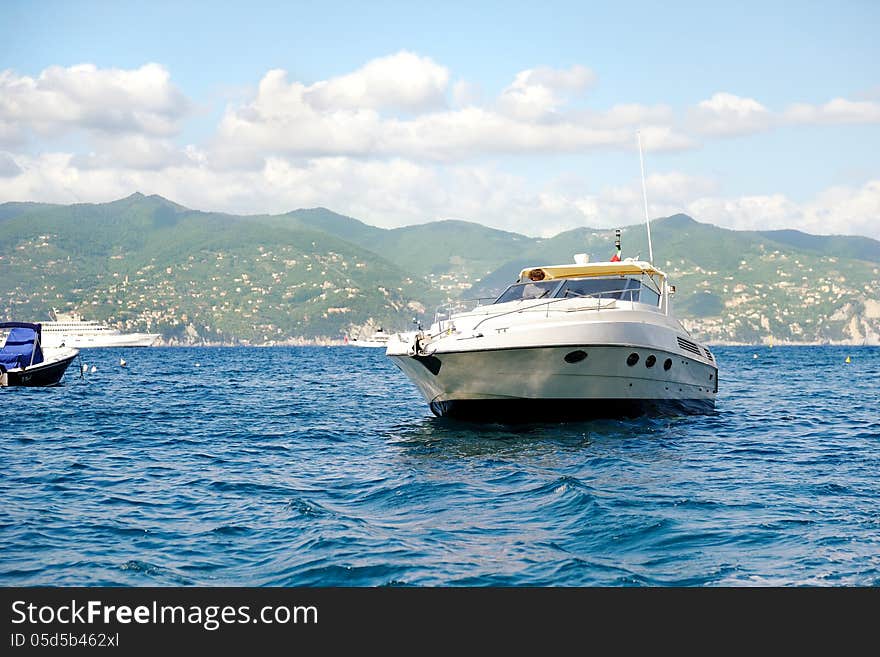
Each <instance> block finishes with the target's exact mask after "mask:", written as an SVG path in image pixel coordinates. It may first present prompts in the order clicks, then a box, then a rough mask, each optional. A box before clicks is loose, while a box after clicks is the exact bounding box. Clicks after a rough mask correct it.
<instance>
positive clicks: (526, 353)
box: [388, 344, 718, 419]
mask: <svg viewBox="0 0 880 657" xmlns="http://www.w3.org/2000/svg"><path fill="white" fill-rule="evenodd" d="M388 355H389V356H390V357H391V359H392V360H393V362H394V363H395V364H396V365H397V366H398V367H399V368H400V369H401V370H402V371H403V373H404V374H406V376H407V377H408V378H409V379H410V380H411V381H412V382H413V383H414V384H415V385H416V387H418V389H419V391H420V392H421V393H422V396H423V397H424V398H425V400H426V401H427V402H428V403H429V405H430V407H431V410H432V411H433V412H434V413H435V414H436V415H440V416H453V417H468V418H477V417H485V418H487V419H489V418H491V419H506V418H511V419H512V418H517V419H529V418H531V417H548V416H549V417H575V416H583V417H600V416H606V417H611V416H633V415H642V414H654V413H658V414H663V413H667V412H674V413H681V412H706V411H711V410H712V409H713V408H714V404H715V395H716V393H717V390H718V387H717V385H718V370H717V367H715V366H714V365H711V364H708V363H705V362H701V361H700V360H697V359H694V358H689V357H687V356H685V355H682V354H680V353H674V352H671V351H667V350H662V349H657V348H653V347H650V346H638V345H600V344H580V345H578V344H574V345H556V346H540V347H519V348H509V349H504V348H500V349H488V350H470V351H459V352H452V351H450V352H440V351H436V352H434V353H433V354H431V355H420V356H411V355H403V354H397V355H395V354H388ZM652 356H653V358H651V357H652Z"/></svg>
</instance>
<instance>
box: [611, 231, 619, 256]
mask: <svg viewBox="0 0 880 657" xmlns="http://www.w3.org/2000/svg"><path fill="white" fill-rule="evenodd" d="M614 247H615V248H616V249H617V251H616V252H615V254H614V255H613V256H611V260H610V262H620V229H619V228H618V229H617V230H616V231H614Z"/></svg>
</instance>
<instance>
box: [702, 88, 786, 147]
mask: <svg viewBox="0 0 880 657" xmlns="http://www.w3.org/2000/svg"><path fill="white" fill-rule="evenodd" d="M688 119H689V122H690V124H691V125H692V126H693V128H694V129H695V130H696V131H697V132H699V133H702V134H705V135H714V136H725V137H726V136H733V135H745V134H751V133H754V132H761V131H764V130H768V129H769V128H770V127H772V126H773V124H774V121H775V119H774V116H773V114H772V113H771V112H770V110H768V109H767V108H766V107H764V106H763V105H762V104H761V103H759V102H758V101H757V100H755V99H754V98H743V97H740V96H735V95H733V94H730V93H724V92H722V93H717V94H715V95H714V96H712V97H711V98H710V99H708V100H703V101H701V102H700V103H698V104H697V106H696V107H695V108H693V109H691V111H690V112H689V116H688Z"/></svg>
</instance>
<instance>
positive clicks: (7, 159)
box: [0, 151, 21, 178]
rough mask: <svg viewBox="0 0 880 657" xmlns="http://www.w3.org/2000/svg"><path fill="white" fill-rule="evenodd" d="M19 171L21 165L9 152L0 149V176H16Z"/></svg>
mask: <svg viewBox="0 0 880 657" xmlns="http://www.w3.org/2000/svg"><path fill="white" fill-rule="evenodd" d="M20 173H21V167H19V166H18V164H17V163H16V162H15V159H14V158H13V157H12V155H10V154H9V153H4V152H3V151H0V178H8V177H12V176H17V175H18V174H20Z"/></svg>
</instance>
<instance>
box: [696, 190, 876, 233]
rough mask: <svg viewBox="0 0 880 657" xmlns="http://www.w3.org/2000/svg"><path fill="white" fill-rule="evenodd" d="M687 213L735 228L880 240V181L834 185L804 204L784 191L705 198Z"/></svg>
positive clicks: (702, 219) (703, 219) (698, 201)
mask: <svg viewBox="0 0 880 657" xmlns="http://www.w3.org/2000/svg"><path fill="white" fill-rule="evenodd" d="M688 212H689V213H690V214H692V215H693V216H694V217H698V218H700V220H701V221H706V222H709V223H714V224H717V225H719V226H725V227H727V228H733V229H736V230H775V229H783V228H797V229H798V230H802V231H804V232H807V233H812V234H815V235H864V236H867V237H871V238H874V239H880V223H878V221H877V217H878V216H880V180H871V181H868V182H866V183H864V184H863V185H862V186H861V187H851V186H835V187H831V188H829V189H826V190H824V191H822V192H820V193H819V194H817V195H816V196H815V197H814V198H812V199H810V200H808V201H806V202H803V203H797V202H795V201H792V200H791V199H789V198H788V197H787V196H785V195H784V194H770V195H760V196H743V197H739V198H715V197H706V198H702V199H698V200H696V201H694V202H693V203H691V204H689V205H688Z"/></svg>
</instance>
